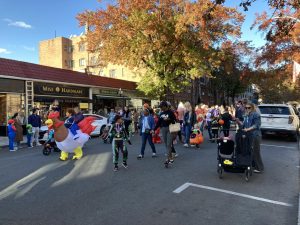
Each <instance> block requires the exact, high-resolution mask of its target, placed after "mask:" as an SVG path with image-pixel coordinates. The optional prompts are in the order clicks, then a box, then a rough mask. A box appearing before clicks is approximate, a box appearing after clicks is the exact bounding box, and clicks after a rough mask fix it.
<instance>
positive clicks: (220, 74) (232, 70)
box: [211, 41, 254, 104]
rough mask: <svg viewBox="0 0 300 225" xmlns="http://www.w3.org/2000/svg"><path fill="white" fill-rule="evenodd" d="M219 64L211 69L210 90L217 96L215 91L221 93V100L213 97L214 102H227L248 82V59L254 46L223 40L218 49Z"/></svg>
mask: <svg viewBox="0 0 300 225" xmlns="http://www.w3.org/2000/svg"><path fill="white" fill-rule="evenodd" d="M219 51H220V55H221V57H220V66H219V67H218V68H215V69H214V70H213V78H212V79H211V84H212V90H213V92H214V93H215V94H214V95H215V96H214V98H217V92H220V93H222V96H221V99H220V100H221V101H220V102H218V101H217V99H215V100H214V101H215V103H216V104H217V103H221V104H223V103H224V102H225V103H226V104H229V102H230V101H229V100H230V98H231V101H232V102H233V101H234V98H235V97H236V96H237V95H239V94H241V93H243V92H244V91H245V89H246V88H247V86H248V85H249V84H250V79H249V77H250V75H251V69H250V65H249V61H250V59H251V56H252V55H253V52H254V48H253V47H251V46H250V43H249V42H234V43H233V42H231V41H227V42H224V43H223V44H222V46H221V48H220V49H219Z"/></svg>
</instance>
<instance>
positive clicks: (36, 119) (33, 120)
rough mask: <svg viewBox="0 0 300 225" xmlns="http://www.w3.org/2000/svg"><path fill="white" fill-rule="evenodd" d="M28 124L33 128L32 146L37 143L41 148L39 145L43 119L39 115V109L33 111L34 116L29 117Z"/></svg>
mask: <svg viewBox="0 0 300 225" xmlns="http://www.w3.org/2000/svg"><path fill="white" fill-rule="evenodd" d="M28 124H30V125H31V126H32V134H33V136H32V139H31V146H33V141H35V143H36V145H37V146H40V145H41V144H40V143H39V132H40V128H41V117H40V116H39V115H38V114H37V109H33V110H32V114H31V115H30V116H29V117H28Z"/></svg>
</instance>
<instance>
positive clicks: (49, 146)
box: [43, 129, 60, 155]
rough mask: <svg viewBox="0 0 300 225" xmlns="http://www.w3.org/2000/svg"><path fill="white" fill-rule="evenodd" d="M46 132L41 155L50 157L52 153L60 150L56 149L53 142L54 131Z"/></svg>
mask: <svg viewBox="0 0 300 225" xmlns="http://www.w3.org/2000/svg"><path fill="white" fill-rule="evenodd" d="M48 132H49V133H48V139H47V141H46V142H45V143H44V148H43V155H50V154H51V152H52V151H54V152H60V149H59V148H58V147H57V145H56V142H55V140H54V130H52V129H51V130H49V131H48Z"/></svg>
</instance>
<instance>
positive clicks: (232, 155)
mask: <svg viewBox="0 0 300 225" xmlns="http://www.w3.org/2000/svg"><path fill="white" fill-rule="evenodd" d="M235 140H236V143H235V142H234V141H233V140H232V138H230V137H222V138H220V139H218V141H217V143H218V170H217V172H218V174H219V178H220V179H221V178H222V177H223V171H225V172H232V173H245V180H246V181H249V179H250V176H252V161H253V156H252V152H253V150H252V144H251V143H252V137H251V135H249V133H246V132H242V131H238V133H237V134H236V137H235Z"/></svg>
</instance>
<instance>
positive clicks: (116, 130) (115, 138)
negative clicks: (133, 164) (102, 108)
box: [109, 115, 130, 171]
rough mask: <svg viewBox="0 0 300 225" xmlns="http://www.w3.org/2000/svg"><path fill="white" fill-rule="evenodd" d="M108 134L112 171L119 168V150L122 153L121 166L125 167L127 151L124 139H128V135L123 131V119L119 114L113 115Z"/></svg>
mask: <svg viewBox="0 0 300 225" xmlns="http://www.w3.org/2000/svg"><path fill="white" fill-rule="evenodd" d="M109 135H110V136H111V137H112V151H113V163H114V171H118V169H119V167H118V161H119V152H120V151H121V152H122V154H123V163H122V166H123V167H124V168H127V167H128V166H127V158H128V151H127V147H126V144H125V141H128V137H127V133H126V131H125V126H124V123H123V119H122V117H121V116H120V115H116V116H115V123H114V124H113V125H112V129H111V132H110V134H109ZM129 144H130V143H129Z"/></svg>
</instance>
